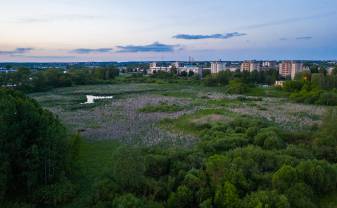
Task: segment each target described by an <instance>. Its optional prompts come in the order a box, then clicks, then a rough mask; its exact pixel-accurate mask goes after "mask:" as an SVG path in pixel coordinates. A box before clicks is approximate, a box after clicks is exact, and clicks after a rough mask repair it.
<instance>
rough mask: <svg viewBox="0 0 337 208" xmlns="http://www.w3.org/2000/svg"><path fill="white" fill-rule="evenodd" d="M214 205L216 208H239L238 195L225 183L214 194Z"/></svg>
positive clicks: (234, 189)
mask: <svg viewBox="0 0 337 208" xmlns="http://www.w3.org/2000/svg"><path fill="white" fill-rule="evenodd" d="M214 201H215V205H216V207H218V208H236V207H240V205H239V202H240V199H239V195H238V193H237V190H236V188H235V186H234V185H233V184H231V183H230V182H228V181H225V183H224V184H223V185H220V186H218V188H217V190H216V192H215V199H214Z"/></svg>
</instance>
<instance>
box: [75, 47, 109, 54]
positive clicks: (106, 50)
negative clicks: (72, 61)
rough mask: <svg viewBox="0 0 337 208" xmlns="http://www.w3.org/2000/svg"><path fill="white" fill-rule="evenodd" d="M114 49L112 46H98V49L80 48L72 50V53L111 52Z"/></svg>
mask: <svg viewBox="0 0 337 208" xmlns="http://www.w3.org/2000/svg"><path fill="white" fill-rule="evenodd" d="M111 51H112V48H97V49H90V48H78V49H75V50H72V51H71V52H72V53H79V54H89V53H109V52H111Z"/></svg>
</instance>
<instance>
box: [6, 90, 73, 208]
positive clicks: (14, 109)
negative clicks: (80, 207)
mask: <svg viewBox="0 0 337 208" xmlns="http://www.w3.org/2000/svg"><path fill="white" fill-rule="evenodd" d="M0 108H1V111H0V143H1V146H0V148H1V149H0V160H1V163H0V190H1V192H0V201H3V200H4V201H7V200H6V199H9V200H8V202H16V201H23V202H27V203H32V202H34V203H36V204H40V205H56V204H61V203H65V202H68V201H70V200H71V199H72V198H73V197H74V195H75V192H76V190H75V187H74V185H73V184H72V183H71V181H70V179H71V177H72V174H73V171H74V170H73V165H74V162H75V161H76V156H77V151H76V149H77V148H78V147H77V146H78V142H77V141H78V138H77V137H73V138H69V137H70V136H69V135H68V134H67V132H66V130H65V128H64V126H63V125H62V124H61V123H60V122H59V120H58V119H57V118H56V117H55V116H54V115H53V114H51V113H50V112H48V111H46V110H43V109H42V108H41V107H40V106H39V105H38V104H37V103H36V102H35V101H34V100H32V99H30V98H27V97H26V96H24V95H23V94H21V93H19V92H15V91H11V90H4V89H0Z"/></svg>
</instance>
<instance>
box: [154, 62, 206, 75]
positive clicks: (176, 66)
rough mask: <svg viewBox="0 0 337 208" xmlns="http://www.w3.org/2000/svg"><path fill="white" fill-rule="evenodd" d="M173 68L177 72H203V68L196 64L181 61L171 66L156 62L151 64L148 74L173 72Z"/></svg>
mask: <svg viewBox="0 0 337 208" xmlns="http://www.w3.org/2000/svg"><path fill="white" fill-rule="evenodd" d="M173 69H175V70H177V73H181V72H187V73H189V72H193V73H194V74H200V73H201V72H202V68H200V67H198V66H194V65H184V66H182V64H180V63H179V62H174V63H172V64H171V65H170V66H157V63H156V62H153V63H151V64H150V68H149V70H148V74H154V73H155V72H159V71H162V72H171V71H172V70H173Z"/></svg>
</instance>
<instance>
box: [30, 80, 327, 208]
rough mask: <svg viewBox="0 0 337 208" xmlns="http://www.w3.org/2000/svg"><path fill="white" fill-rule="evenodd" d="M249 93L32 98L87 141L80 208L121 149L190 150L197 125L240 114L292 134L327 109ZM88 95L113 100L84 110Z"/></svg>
mask: <svg viewBox="0 0 337 208" xmlns="http://www.w3.org/2000/svg"><path fill="white" fill-rule="evenodd" d="M250 93H251V95H254V96H247V95H246V96H242V95H228V94H225V93H224V92H223V89H221V88H208V87H203V86H199V85H184V84H113V85H92V86H76V87H70V88H59V89H54V90H52V91H49V92H44V93H34V94H31V95H30V96H31V97H33V98H34V99H35V100H37V101H38V102H39V103H40V104H41V105H42V106H43V107H45V108H47V109H49V110H50V111H52V112H54V113H55V114H56V115H57V116H58V117H59V118H60V119H61V120H62V122H63V123H64V124H65V126H67V127H68V128H69V131H71V132H79V133H80V134H81V136H82V138H83V141H82V144H81V148H80V158H79V176H78V178H77V180H78V184H79V196H78V198H79V199H77V200H74V201H76V205H75V204H70V205H68V206H66V207H69V208H74V207H81V205H83V204H85V203H86V201H87V200H88V199H87V197H86V196H88V195H89V194H88V193H90V192H92V191H93V185H94V184H95V179H96V178H98V177H99V176H100V175H102V174H104V172H105V171H106V170H107V168H108V167H109V165H110V162H111V157H112V154H113V152H114V151H115V150H116V148H118V147H119V146H120V145H125V144H127V145H130V144H131V145H138V146H139V145H140V146H142V145H144V146H152V145H163V146H167V145H169V146H171V145H178V146H182V147H189V146H191V145H193V144H195V143H196V142H197V141H198V137H199V131H198V126H200V125H205V124H207V123H212V122H219V121H221V122H226V121H230V120H232V119H234V118H235V117H239V116H242V115H246V116H250V117H257V118H262V119H265V120H267V121H269V122H272V123H275V124H276V125H279V126H281V127H282V128H285V129H289V130H299V129H306V128H311V127H312V126H315V125H318V124H319V123H320V122H321V116H322V114H323V113H324V112H325V109H326V107H321V106H313V105H302V104H295V103H291V102H289V101H287V100H286V99H284V98H280V97H281V94H282V93H280V92H277V91H275V90H274V89H267V90H263V89H262V90H261V89H258V90H256V89H255V91H254V92H250ZM86 95H95V96H97V95H108V96H114V98H113V99H110V100H104V101H99V102H96V103H94V104H88V105H82V104H81V103H83V102H85V101H86ZM266 95H270V96H271V97H265V96H266ZM330 198H331V197H330ZM330 198H327V199H325V200H326V201H329V200H330ZM323 203H324V202H323Z"/></svg>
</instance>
